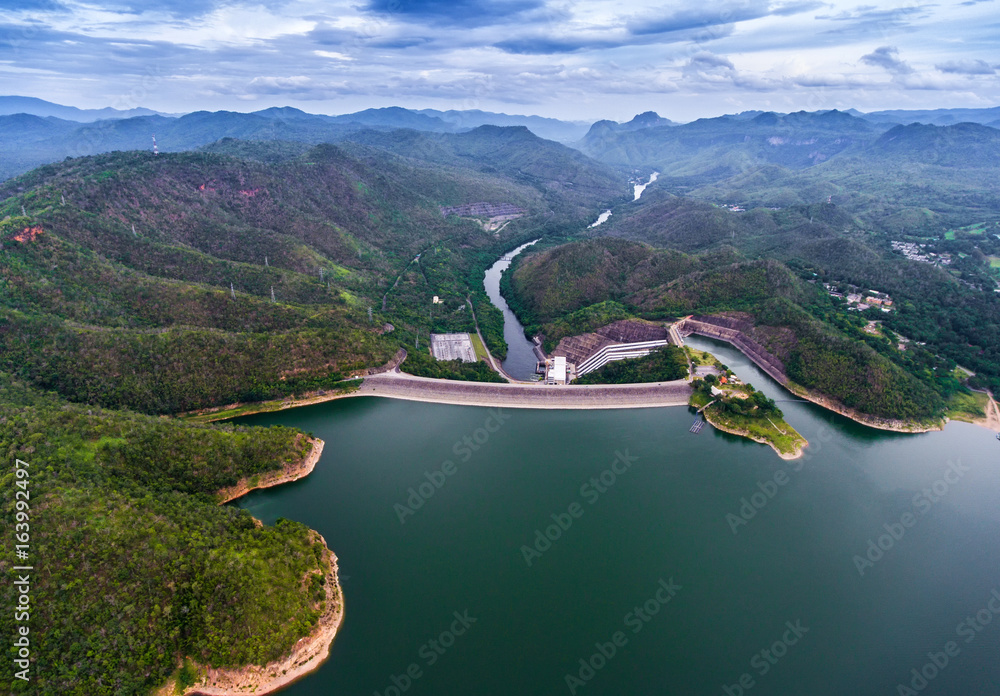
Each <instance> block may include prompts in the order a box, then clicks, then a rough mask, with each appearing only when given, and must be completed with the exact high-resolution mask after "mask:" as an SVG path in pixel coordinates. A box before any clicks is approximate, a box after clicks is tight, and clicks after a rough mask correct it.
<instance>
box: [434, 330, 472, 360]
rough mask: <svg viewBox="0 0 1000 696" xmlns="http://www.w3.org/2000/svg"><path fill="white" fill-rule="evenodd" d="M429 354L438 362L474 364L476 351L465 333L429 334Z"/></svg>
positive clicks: (469, 337)
mask: <svg viewBox="0 0 1000 696" xmlns="http://www.w3.org/2000/svg"><path fill="white" fill-rule="evenodd" d="M431 353H432V354H433V355H434V357H435V358H437V359H438V360H461V361H462V362H476V349H475V348H474V347H473V346H472V337H471V336H469V334H467V333H451V334H431Z"/></svg>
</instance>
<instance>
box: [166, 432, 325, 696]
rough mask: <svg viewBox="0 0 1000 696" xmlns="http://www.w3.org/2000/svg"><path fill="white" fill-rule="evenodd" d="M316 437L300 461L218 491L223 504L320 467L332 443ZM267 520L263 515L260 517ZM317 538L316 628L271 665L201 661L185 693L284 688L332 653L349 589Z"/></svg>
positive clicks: (216, 695)
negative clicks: (321, 589)
mask: <svg viewBox="0 0 1000 696" xmlns="http://www.w3.org/2000/svg"><path fill="white" fill-rule="evenodd" d="M307 439H308V441H309V442H311V443H312V449H311V450H310V451H309V454H308V455H306V457H305V458H304V459H302V460H301V461H300V462H298V463H297V464H291V465H286V466H285V467H284V469H283V470H282V471H278V472H271V473H270V475H267V476H266V477H262V480H260V481H258V483H257V484H256V485H253V486H251V485H250V481H251V480H252V479H253V478H254V477H250V478H248V479H243V480H242V481H240V482H239V483H237V484H236V485H235V486H230V487H229V488H224V489H222V490H221V491H219V492H218V496H219V498H220V502H219V505H225V504H226V503H229V502H232V501H233V500H236V499H238V498H241V497H243V496H244V495H246V494H247V493H249V492H250V491H255V490H258V489H261V488H271V487H273V486H280V485H281V484H283V483H288V482H290V481H297V480H299V479H301V478H303V477H305V476H308V475H309V474H311V473H312V472H313V470H314V469H315V468H316V464H317V462H319V459H320V455H321V454H322V453H323V447H324V445H325V444H326V443H325V442H324V441H323V440H320V439H319V438H307ZM255 522H257V524H258V525H259V524H261V523H260V520H256V519H255ZM311 533H312V534H313V535H315V542H316V543H320V544H322V546H323V554H324V556H325V561H326V564H325V565H326V573H325V575H326V577H327V582H326V584H325V588H326V600H325V601H326V611H324V613H323V615H322V616H321V617H320V618H319V621H318V622H317V623H316V626H315V628H314V629H313V630H312V631H311V632H310V633H309V634H308V635H306V636H303V637H302V638H300V639H299V640H298V641H297V642H296V643H295V645H294V646H292V649H291V651H290V652H289V654H288V655H287V656H285V657H284V658H281V659H279V660H275V661H273V662H269V663H268V664H266V665H244V666H243V667H237V668H232V669H225V668H220V669H213V668H211V667H206V666H204V665H199V664H197V663H194V662H193V661H192V663H193V664H194V665H195V667H196V669H197V670H198V673H199V682H198V683H197V684H195V685H192V686H189V687H188V688H186V689H185V690H184V691H183V692H182V696H243V695H245V694H254V696H266V694H271V693H274V692H276V691H279V690H281V689H283V688H285V687H286V686H288V685H290V684H291V683H292V682H295V681H298V680H299V679H301V678H302V677H305V676H306V675H308V674H311V673H312V672H314V671H315V670H317V669H319V668H320V666H322V664H323V663H324V662H326V660H327V658H329V656H330V647H331V646H332V645H333V641H334V638H336V636H337V632H338V631H339V630H340V625H341V623H343V620H344V590H343V588H342V587H341V585H340V577H339V574H338V573H339V568H338V566H337V555H336V554H335V553H334V552H333V551H332V550H331V549H330V546H329V545H328V544H327V543H326V539H324V538H323V535H322V534H320V533H319V532H317V531H315V530H311ZM176 688H177V687H176V681H175V678H174V677H171V678H170V679H169V680H168V681H167V683H166V684H164V685H163V686H162V687H160V688H159V689H157V690H155V691H154V694H155V695H156V696H172V695H173V694H175V693H177V691H176Z"/></svg>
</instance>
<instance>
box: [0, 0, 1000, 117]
mask: <svg viewBox="0 0 1000 696" xmlns="http://www.w3.org/2000/svg"><path fill="white" fill-rule="evenodd" d="M994 4H995V3H994V2H991V1H989V0H987V1H986V2H973V1H968V0H967V1H965V2H958V3H955V4H952V5H929V4H927V5H924V4H918V3H916V2H912V3H911V4H908V5H898V6H895V7H882V8H880V7H872V6H869V5H855V4H852V3H843V2H837V1H834V2H821V1H819V0H781V1H778V0H706V1H705V2H703V3H698V4H694V5H692V4H691V3H684V2H676V1H671V2H650V1H648V0H635V2H633V3H631V4H628V5H624V4H612V3H608V2H606V1H598V0H579V1H578V2H574V3H566V2H565V0H332V1H327V0H258V1H257V2H253V3H239V2H232V1H230V0H157V1H156V2H153V1H152V0H105V1H104V2H101V3H97V2H96V0H8V1H7V2H6V3H4V6H3V8H2V9H0V91H2V92H4V93H7V94H27V95H30V96H37V97H41V98H45V99H50V100H52V101H58V102H62V103H69V104H74V105H78V106H85V107H95V106H105V105H108V104H110V105H113V106H116V107H118V108H131V107H135V106H147V107H150V108H155V109H159V110H162V111H170V112H179V111H191V110H197V109H202V108H207V109H220V108H230V109H236V110H252V109H257V108H265V107H268V106H275V105H285V104H290V105H295V106H300V107H302V108H305V109H307V110H312V111H324V112H328V113H342V112H345V111H351V110H356V109H360V108H365V107H368V106H387V105H392V104H398V105H402V106H409V107H418V108H419V107H425V106H427V107H435V108H458V109H461V108H481V109H492V110H503V111H508V112H511V111H519V112H532V113H541V114H543V115H551V116H557V117H561V118H569V119H577V120H593V119H597V118H605V117H610V118H615V119H627V118H630V117H631V115H632V114H634V113H638V112H641V111H646V110H650V109H653V110H656V111H659V112H660V113H662V114H663V115H665V116H668V117H670V118H674V119H678V120H684V119H690V118H696V117H699V116H705V115H715V114H718V113H722V112H727V111H728V112H731V111H740V110H744V109H753V108H762V109H764V108H766V109H777V110H795V109H799V108H811V109H816V108H834V107H837V108H846V107H852V106H853V107H857V108H861V109H877V108H929V107H944V106H985V105H994V104H997V103H1000V77H998V70H1000V67H998V65H997V64H996V56H997V55H1000V51H998V48H1000V46H998V43H1000V41H998V38H997V37H998V36H1000V32H998V31H997V22H996V20H995V7H993V5H994Z"/></svg>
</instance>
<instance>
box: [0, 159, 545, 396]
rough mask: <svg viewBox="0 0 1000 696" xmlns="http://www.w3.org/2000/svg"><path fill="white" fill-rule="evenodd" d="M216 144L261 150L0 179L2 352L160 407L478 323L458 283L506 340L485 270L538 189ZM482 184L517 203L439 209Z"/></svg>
mask: <svg viewBox="0 0 1000 696" xmlns="http://www.w3.org/2000/svg"><path fill="white" fill-rule="evenodd" d="M218 149H220V150H227V151H230V152H236V153H238V154H241V155H243V156H246V155H247V154H251V153H256V154H257V156H256V158H254V159H239V158H235V157H232V156H228V155H220V154H211V153H182V154H161V155H159V156H158V157H154V156H153V155H152V154H149V153H135V152H132V153H112V154H108V155H99V156H95V157H89V158H83V159H75V160H69V161H67V162H64V163H60V164H58V165H49V166H47V167H43V168H41V169H39V170H36V171H34V172H31V173H30V174H28V175H25V176H24V177H21V178H18V179H15V180H11V181H9V182H6V183H5V184H4V185H3V186H2V187H0V197H3V198H4V200H3V201H2V203H0V216H7V217H6V218H5V219H4V220H3V221H2V222H0V244H2V247H0V287H2V289H3V292H2V294H0V348H2V350H0V356H2V357H0V369H4V370H9V371H11V372H14V373H17V374H19V375H20V376H22V377H23V378H25V379H28V380H30V381H31V382H33V383H34V384H37V385H39V386H41V387H44V388H47V389H55V390H57V391H59V392H60V393H62V394H64V395H65V396H66V397H67V398H70V399H72V400H75V401H82V402H88V403H99V404H101V405H104V406H108V407H115V408H131V409H137V410H140V411H146V412H152V413H169V412H177V411H183V410H190V409H195V408H202V407H207V406H218V405H223V404H227V403H232V402H236V401H256V400H261V399H272V398H278V397H281V396H285V395H288V394H293V393H296V392H301V391H306V390H316V389H327V388H333V387H335V385H336V383H337V381H338V380H340V379H342V378H343V377H345V376H347V375H348V374H349V373H350V372H351V371H354V370H359V369H362V368H366V367H371V366H376V365H380V364H382V363H384V362H386V361H387V360H388V359H389V358H390V357H391V356H392V355H393V354H394V353H395V352H396V350H397V349H398V348H399V346H400V345H407V346H412V345H413V341H414V340H416V341H418V342H419V341H420V336H421V335H423V337H424V338H423V344H424V346H425V349H426V345H427V340H426V335H427V332H428V331H430V330H432V329H433V330H444V331H450V330H462V331H468V330H473V329H474V326H473V324H472V318H471V312H470V311H468V308H467V306H466V298H467V297H472V298H473V299H475V300H476V309H477V312H478V314H479V315H480V317H481V321H482V323H483V324H484V326H485V327H486V331H485V334H486V336H487V340H488V342H490V344H491V348H493V349H494V350H495V351H496V352H497V353H498V354H500V355H502V354H503V352H504V350H505V346H504V345H503V344H502V338H498V337H497V334H498V332H497V331H496V330H495V328H496V327H495V326H493V325H494V324H496V317H494V316H493V311H495V310H491V308H488V307H485V306H483V305H484V304H485V302H484V301H483V300H482V299H481V298H482V285H481V277H477V274H479V273H481V272H482V268H484V267H485V266H486V265H488V264H489V263H491V262H492V259H493V258H495V256H497V255H499V253H501V252H502V251H503V250H504V249H505V248H506V246H507V245H508V244H510V243H511V242H509V241H507V240H510V239H518V238H519V235H525V234H529V233H531V232H532V230H533V228H535V227H537V225H538V222H537V221H538V220H544V219H545V218H546V217H548V214H549V212H550V211H548V208H547V204H546V202H545V196H543V194H542V193H541V192H540V191H539V190H538V189H537V188H533V187H531V186H529V185H526V184H523V183H518V182H516V181H513V180H511V179H510V178H506V177H504V176H502V175H499V174H490V173H483V172H480V171H477V170H475V169H470V168H460V167H457V166H452V165H436V164H432V163H428V162H418V161H416V160H412V159H404V158H400V157H398V156H396V155H392V154H390V153H387V152H385V151H381V150H377V149H373V148H370V147H367V146H359V145H350V150H351V152H350V153H348V152H346V151H344V150H342V149H339V148H336V147H333V146H329V145H324V146H319V147H316V148H313V149H311V150H309V151H308V152H305V153H303V154H300V155H297V156H296V155H294V152H293V151H291V148H287V149H285V150H280V151H279V152H278V153H277V154H276V152H275V150H276V146H275V144H273V143H268V144H266V145H265V146H262V147H260V148H257V146H255V145H253V144H247V143H236V142H229V143H224V144H220V146H219V148H218ZM265 160H267V161H265ZM546 195H550V194H546ZM478 201H496V202H503V203H509V204H511V205H516V206H520V207H521V208H522V209H523V210H524V211H525V212H526V214H525V216H524V217H523V218H522V219H519V220H514V221H513V222H512V223H510V224H509V225H508V227H507V228H506V229H505V230H504V232H503V234H496V233H488V232H486V231H484V229H483V228H482V227H481V225H480V224H478V223H477V222H476V221H475V220H471V219H465V218H458V217H455V216H452V217H448V218H445V217H443V216H442V215H441V211H440V208H441V206H446V205H461V204H465V203H474V202H478ZM133 230H134V231H133ZM418 255H420V259H419V260H417V261H415V259H416V258H417V256H418ZM433 295H439V296H440V297H442V299H443V300H444V304H443V305H441V306H439V307H437V308H435V309H434V311H433V312H428V307H429V306H430V299H431V297H432V296H433ZM369 308H371V316H370V317H369ZM387 321H388V322H389V323H391V324H392V325H393V327H395V329H396V330H395V331H393V332H392V333H386V332H385V330H384V329H383V325H384V324H385V323H386V322H387ZM491 327H492V328H491Z"/></svg>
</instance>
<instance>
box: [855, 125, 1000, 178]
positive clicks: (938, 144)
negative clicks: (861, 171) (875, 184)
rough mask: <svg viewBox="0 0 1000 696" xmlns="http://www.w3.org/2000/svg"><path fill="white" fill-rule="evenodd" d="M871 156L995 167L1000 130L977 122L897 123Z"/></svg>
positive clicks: (999, 157) (998, 158)
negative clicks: (931, 124)
mask: <svg viewBox="0 0 1000 696" xmlns="http://www.w3.org/2000/svg"><path fill="white" fill-rule="evenodd" d="M869 153H870V154H871V155H872V156H878V157H887V158H891V159H894V160H905V161H914V162H920V163H922V164H929V165H940V166H944V167H959V168H963V169H969V168H994V167H997V166H998V165H1000V130H997V129H996V128H991V127H989V126H982V125H979V124H977V123H960V124H957V125H954V126H930V125H923V124H920V123H913V124H910V125H907V126H896V127H895V128H892V129H891V130H889V131H887V132H886V133H884V134H883V135H882V136H881V137H880V138H879V139H878V140H877V141H875V143H874V144H873V145H872V147H871V149H870V150H869Z"/></svg>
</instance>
